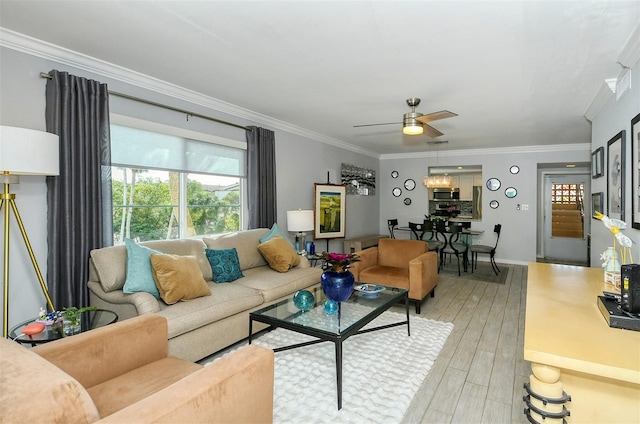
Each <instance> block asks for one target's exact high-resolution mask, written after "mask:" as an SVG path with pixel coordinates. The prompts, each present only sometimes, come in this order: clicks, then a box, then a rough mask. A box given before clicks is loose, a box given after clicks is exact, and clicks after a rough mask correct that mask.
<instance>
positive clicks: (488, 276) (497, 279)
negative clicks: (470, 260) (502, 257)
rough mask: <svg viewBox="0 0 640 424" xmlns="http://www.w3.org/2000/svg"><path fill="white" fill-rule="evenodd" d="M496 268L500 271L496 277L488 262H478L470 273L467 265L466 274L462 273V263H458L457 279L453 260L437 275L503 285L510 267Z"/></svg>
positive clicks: (501, 266) (456, 266) (456, 269)
mask: <svg viewBox="0 0 640 424" xmlns="http://www.w3.org/2000/svg"><path fill="white" fill-rule="evenodd" d="M498 268H499V269H500V273H498V275H496V273H495V272H493V268H491V264H490V263H489V262H480V261H478V267H477V268H476V269H474V270H473V272H471V264H469V267H468V269H467V272H464V268H463V267H462V261H460V276H459V277H458V264H457V262H456V259H455V258H453V259H452V260H451V262H447V264H446V265H445V266H444V267H443V268H442V269H441V270H440V274H439V275H440V276H442V277H450V278H463V279H465V280H473V281H485V282H488V283H496V284H504V283H505V282H506V281H507V274H509V269H511V267H510V266H509V265H505V264H498Z"/></svg>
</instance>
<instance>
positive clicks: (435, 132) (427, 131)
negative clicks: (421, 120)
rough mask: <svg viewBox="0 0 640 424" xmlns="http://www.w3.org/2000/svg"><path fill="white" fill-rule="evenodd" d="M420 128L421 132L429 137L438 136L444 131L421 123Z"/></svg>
mask: <svg viewBox="0 0 640 424" xmlns="http://www.w3.org/2000/svg"><path fill="white" fill-rule="evenodd" d="M422 129H423V130H424V132H423V134H424V135H428V136H429V137H431V138H436V137H440V136H441V135H443V134H444V133H441V132H440V131H438V130H437V129H435V128H433V127H432V126H431V125H427V124H422Z"/></svg>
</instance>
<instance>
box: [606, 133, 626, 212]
mask: <svg viewBox="0 0 640 424" xmlns="http://www.w3.org/2000/svg"><path fill="white" fill-rule="evenodd" d="M624 140H625V131H624V130H623V131H620V132H619V133H618V134H616V135H615V136H613V138H611V140H609V141H608V142H607V211H606V215H608V216H609V218H615V219H620V220H622V221H624V190H625V173H624V171H625V160H624V159H625V158H624Z"/></svg>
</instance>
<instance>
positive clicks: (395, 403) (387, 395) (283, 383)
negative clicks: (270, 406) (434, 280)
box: [254, 311, 453, 423]
mask: <svg viewBox="0 0 640 424" xmlns="http://www.w3.org/2000/svg"><path fill="white" fill-rule="evenodd" d="M404 319H405V315H404V314H400V313H396V312H389V311H387V312H385V313H383V314H382V315H381V316H379V317H378V318H376V319H375V320H374V321H372V322H371V323H370V324H369V325H368V326H367V327H377V326H381V325H385V324H390V323H394V322H399V321H402V320H404ZM410 322H411V336H410V337H408V336H407V327H406V326H398V327H393V328H388V329H384V330H379V331H373V332H371V333H366V334H360V335H356V336H352V337H350V338H349V339H347V340H346V341H345V342H344V343H343V354H342V355H343V356H342V363H343V369H342V409H341V410H340V411H338V406H337V405H338V404H337V394H336V384H337V383H336V364H335V348H334V344H333V343H328V342H324V343H320V344H316V345H312V346H307V347H302V348H297V349H292V350H287V351H282V352H278V353H276V354H275V394H274V422H275V423H399V422H400V421H401V420H402V417H403V416H404V413H405V412H406V410H407V408H408V406H409V404H410V403H411V400H412V399H413V397H414V396H415V394H416V392H417V391H418V389H419V388H420V385H421V384H422V381H423V380H424V378H425V377H426V376H427V374H428V373H429V370H430V369H431V366H432V365H433V363H434V361H435V359H436V357H437V356H438V353H439V352H440V350H441V349H442V346H443V345H444V343H445V341H446V340H447V337H448V336H449V333H451V330H452V329H453V324H451V323H444V322H439V321H434V320H429V319H426V318H419V317H416V316H410ZM367 327H365V328H367ZM306 340H313V338H311V337H308V336H305V335H302V334H298V333H295V332H293V331H288V330H284V329H280V328H279V329H276V330H274V331H271V332H269V333H266V334H264V335H262V336H260V337H259V338H258V339H256V340H254V343H256V344H259V345H262V346H266V347H269V348H276V347H282V346H287V345H291V344H295V343H300V342H302V341H306Z"/></svg>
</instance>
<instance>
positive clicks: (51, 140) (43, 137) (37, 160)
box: [0, 126, 60, 338]
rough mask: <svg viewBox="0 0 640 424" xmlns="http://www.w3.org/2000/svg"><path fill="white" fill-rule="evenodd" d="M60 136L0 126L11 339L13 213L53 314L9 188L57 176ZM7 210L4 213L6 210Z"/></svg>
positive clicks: (6, 312) (5, 314)
mask: <svg viewBox="0 0 640 424" xmlns="http://www.w3.org/2000/svg"><path fill="white" fill-rule="evenodd" d="M58 156H59V148H58V136H57V135H55V134H50V133H46V132H42V131H35V130H29V129H25V128H16V127H6V126H0V180H1V182H2V184H4V192H3V193H2V194H0V210H2V211H3V218H4V273H3V284H4V286H3V289H4V297H3V302H4V311H3V329H2V336H3V337H4V338H6V337H7V336H8V328H9V240H10V238H9V228H10V225H9V218H10V212H11V211H13V214H14V215H15V217H16V220H17V222H18V227H19V228H20V232H21V233H22V239H23V240H24V244H25V246H26V247H27V251H28V252H29V257H30V258H31V263H32V264H33V269H34V270H35V272H36V275H37V277H38V280H39V281H40V287H41V288H42V292H43V293H44V297H45V298H46V300H47V305H48V307H49V309H50V310H52V311H54V310H55V308H54V306H53V302H52V301H51V297H50V296H49V291H48V290H47V286H46V284H45V282H44V278H42V273H41V272H40V268H39V267H38V262H37V261H36V257H35V255H34V254H33V249H32V248H31V243H29V238H28V237H27V232H26V231H25V229H24V225H23V223H22V218H21V217H20V213H19V212H18V207H17V206H16V201H15V198H16V195H15V194H13V193H11V191H10V189H9V186H10V185H11V184H18V183H19V182H20V175H58V174H59V172H60V171H59V169H60V162H59V158H58ZM3 208H4V210H3Z"/></svg>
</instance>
